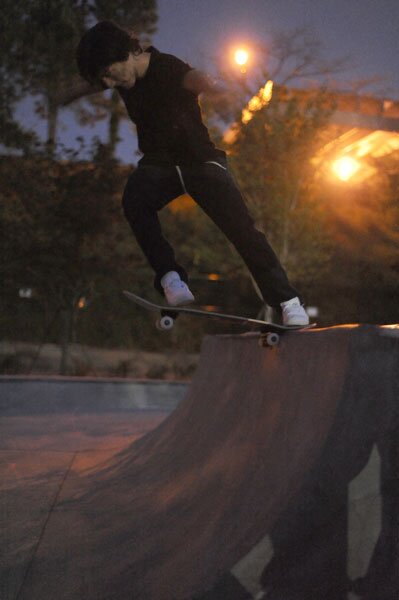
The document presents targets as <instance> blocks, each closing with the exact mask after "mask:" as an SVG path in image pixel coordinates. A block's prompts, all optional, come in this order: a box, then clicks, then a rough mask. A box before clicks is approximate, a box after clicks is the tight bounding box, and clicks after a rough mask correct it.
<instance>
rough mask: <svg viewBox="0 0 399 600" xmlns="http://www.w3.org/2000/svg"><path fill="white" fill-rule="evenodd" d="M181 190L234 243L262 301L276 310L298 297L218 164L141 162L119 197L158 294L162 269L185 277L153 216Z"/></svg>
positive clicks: (233, 185)
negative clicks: (154, 163)
mask: <svg viewBox="0 0 399 600" xmlns="http://www.w3.org/2000/svg"><path fill="white" fill-rule="evenodd" d="M218 162H219V161H218ZM185 191H186V192H187V193H188V194H190V196H191V197H192V198H193V199H194V200H195V202H196V203H197V204H198V205H199V206H200V207H201V208H202V210H203V211H204V212H205V213H206V214H207V215H208V216H209V217H210V218H211V219H212V221H213V222H214V223H215V224H216V225H217V226H218V227H219V229H221V231H222V232H223V233H224V234H225V235H226V237H227V238H228V240H229V241H230V242H231V243H232V244H233V245H234V246H235V248H236V249H237V251H238V253H239V254H240V255H241V257H242V258H243V260H244V262H245V264H246V265H247V267H248V269H249V271H250V273H251V274H252V276H253V278H254V279H255V281H256V283H257V284H258V287H259V289H260V291H261V293H262V295H263V298H264V299H265V301H266V302H267V304H269V305H270V306H273V307H276V308H279V305H280V303H281V302H284V301H286V300H290V299H291V298H294V297H295V296H299V294H298V292H297V291H296V290H295V288H293V287H292V286H291V285H290V283H289V281H288V278H287V275H286V273H285V271H284V269H283V268H282V266H281V265H280V262H279V260H278V258H277V256H276V254H275V253H274V251H273V249H272V248H271V246H270V245H269V243H268V242H267V240H266V238H265V236H264V235H263V234H262V233H261V232H260V231H258V230H257V229H256V228H255V225H254V222H253V219H252V217H251V216H250V214H249V212H248V209H247V207H246V205H245V202H244V200H243V197H242V195H241V193H240V191H239V189H238V188H237V186H236V184H235V182H234V181H233V179H232V177H231V175H230V174H229V172H228V170H227V168H226V165H225V164H224V163H222V162H220V165H218V164H214V163H203V164H199V165H196V166H190V167H184V166H182V167H178V168H177V167H173V166H171V167H160V166H155V165H143V166H139V167H138V169H137V170H136V171H134V172H133V173H132V175H131V176H130V178H129V180H128V182H127V185H126V188H125V191H124V195H123V208H124V211H125V215H126V218H127V220H128V221H129V224H130V226H131V228H132V230H133V233H134V235H135V236H136V238H137V241H138V243H139V245H140V247H141V248H142V250H143V252H144V254H145V256H146V258H147V260H148V262H149V263H150V265H151V267H152V268H153V269H154V271H155V287H156V288H157V289H158V290H159V291H160V292H161V293H162V287H161V285H160V280H161V278H162V277H163V275H165V273H167V272H168V271H177V272H178V273H179V274H180V276H181V278H182V279H183V280H184V281H186V282H187V281H188V276H187V273H186V272H185V270H184V269H183V267H182V266H181V265H179V264H177V262H176V259H175V254H174V252H173V248H172V247H171V245H170V244H169V242H168V241H167V240H166V239H165V238H164V236H163V235H162V230H161V226H160V222H159V218H158V214H157V213H158V211H159V210H161V209H162V208H163V207H164V206H166V205H167V204H168V203H169V202H171V201H172V200H173V199H174V198H177V197H178V196H180V195H181V194H182V193H183V192H185ZM215 267H216V266H215Z"/></svg>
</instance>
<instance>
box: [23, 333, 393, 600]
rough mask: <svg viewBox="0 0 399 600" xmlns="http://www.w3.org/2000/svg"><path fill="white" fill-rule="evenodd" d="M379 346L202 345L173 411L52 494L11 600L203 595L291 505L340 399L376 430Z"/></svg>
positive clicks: (344, 340)
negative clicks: (183, 394) (29, 560)
mask: <svg viewBox="0 0 399 600" xmlns="http://www.w3.org/2000/svg"><path fill="white" fill-rule="evenodd" d="M386 333H388V334H389V330H384V329H382V328H377V327H366V328H358V327H356V326H354V327H340V328H333V329H327V330H313V331H303V332H298V333H294V332H293V333H290V334H288V335H286V336H284V337H283V338H282V340H281V343H280V345H279V346H278V347H276V348H273V349H270V348H262V347H260V346H259V344H258V336H257V335H252V334H251V335H244V336H215V337H208V338H205V340H204V342H203V346H202V353H201V360H200V365H199V368H198V370H197V372H196V375H195V377H194V380H193V382H192V385H191V387H190V389H189V391H188V394H187V396H186V397H185V399H184V400H183V401H182V403H181V404H180V406H179V407H178V408H177V410H176V411H175V412H174V413H173V414H172V415H171V416H170V417H168V418H167V419H166V420H165V421H164V422H162V423H161V425H160V426H159V427H158V428H157V429H155V430H154V431H152V432H150V433H149V434H147V435H146V436H145V437H143V438H142V439H140V440H138V441H137V442H135V443H134V444H132V445H131V446H130V447H129V448H128V449H127V450H125V451H124V452H122V453H120V454H118V455H116V456H114V457H113V458H112V460H111V461H109V462H108V463H107V464H106V465H103V466H102V467H101V468H96V469H95V470H94V471H90V472H86V473H81V474H80V475H79V476H75V477H74V478H72V477H71V478H69V479H67V480H66V481H65V483H64V487H63V490H62V493H61V494H60V497H59V498H58V500H57V503H56V505H55V506H54V508H53V510H52V513H51V515H50V518H49V520H48V522H47V525H46V527H45V530H44V532H43V535H42V538H41V541H40V544H39V547H38V549H37V551H36V554H35V557H34V559H33V561H32V563H31V565H30V566H29V568H28V571H27V574H26V577H25V581H24V584H23V586H22V589H21V590H20V593H19V595H18V600H21V599H25V600H28V599H29V600H39V599H40V600H44V599H47V598H51V599H54V598H57V599H58V600H67V599H68V600H81V599H82V598H85V599H86V600H117V599H118V600H127V599H134V600H155V599H156V600H187V599H189V598H192V597H194V596H198V595H200V594H201V593H203V592H204V591H205V590H206V589H209V588H210V587H211V586H212V585H213V584H214V582H215V581H217V579H218V577H220V576H221V575H222V574H223V573H225V572H226V571H227V570H228V569H229V568H231V567H232V566H233V565H234V564H235V563H237V561H238V560H239V559H240V558H241V557H243V556H244V555H245V554H247V552H249V551H250V550H251V548H252V547H253V546H254V545H255V544H256V543H257V542H258V541H259V540H260V539H261V538H262V537H263V536H264V535H265V534H266V533H268V532H269V531H270V530H271V529H272V527H273V525H274V524H275V523H276V521H277V520H278V518H279V516H280V515H281V514H282V513H283V511H284V510H285V509H286V507H287V506H288V505H289V503H290V502H292V500H293V499H295V497H296V495H297V494H299V491H300V489H301V486H302V485H303V483H304V481H305V479H306V477H307V476H308V475H309V473H310V472H311V471H312V469H313V468H314V467H315V465H316V464H317V461H318V460H319V459H320V456H321V455H322V452H323V449H324V448H325V447H326V446H327V445H328V443H327V442H328V440H329V436H330V433H331V431H332V430H333V427H334V423H335V422H336V418H337V415H338V414H339V412H340V407H342V405H345V404H346V403H347V402H349V398H350V402H354V403H355V404H356V406H357V408H356V410H357V411H358V414H360V415H361V414H362V412H364V411H368V412H367V414H368V415H371V417H370V418H371V419H372V420H373V427H376V426H377V425H376V419H377V420H378V419H379V418H380V414H382V412H383V411H382V410H381V405H380V408H379V409H378V411H376V410H374V406H375V397H378V398H380V399H384V398H388V396H389V398H391V397H392V394H394V395H395V394H397V392H398V379H397V375H396V379H395V378H393V373H396V374H397V373H398V372H399V369H398V366H399V365H398V357H399V353H398V347H399V338H398V336H397V335H394V334H393V335H386ZM371 384H372V390H371V392H370V393H369V390H370V385H371ZM370 394H371V395H370ZM359 418H360V417H359ZM384 418H386V419H392V418H393V414H392V413H390V414H389V415H388V414H386V412H385V413H384ZM380 426H381V427H383V424H382V423H380ZM38 485H40V482H38Z"/></svg>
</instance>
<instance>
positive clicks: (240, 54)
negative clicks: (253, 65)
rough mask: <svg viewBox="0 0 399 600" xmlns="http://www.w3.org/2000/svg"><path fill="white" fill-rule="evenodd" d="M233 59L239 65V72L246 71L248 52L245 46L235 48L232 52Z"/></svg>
mask: <svg viewBox="0 0 399 600" xmlns="http://www.w3.org/2000/svg"><path fill="white" fill-rule="evenodd" d="M234 60H235V62H236V64H237V65H238V66H239V67H240V71H241V73H246V72H247V63H248V60H249V52H248V50H246V49H245V48H237V50H236V51H235V52H234Z"/></svg>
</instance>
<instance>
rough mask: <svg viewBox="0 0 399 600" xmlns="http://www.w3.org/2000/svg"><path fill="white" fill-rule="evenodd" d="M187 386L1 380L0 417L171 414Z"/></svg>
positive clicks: (98, 380)
mask: <svg viewBox="0 0 399 600" xmlns="http://www.w3.org/2000/svg"><path fill="white" fill-rule="evenodd" d="M188 386H189V384H188V383H187V382H175V381H158V380H132V379H107V378H95V379H94V378H86V377H40V376H33V377H27V376H1V377H0V415H2V416H6V415H8V416H11V415H23V414H26V415H38V414H46V413H59V412H70V411H74V412H82V413H87V412H99V411H100V412H107V411H118V410H124V411H129V410H132V411H135V410H157V411H159V410H161V411H166V412H171V411H173V410H174V409H175V408H176V406H177V405H178V404H179V402H180V401H181V400H182V398H183V397H184V395H185V393H186V391H187V388H188Z"/></svg>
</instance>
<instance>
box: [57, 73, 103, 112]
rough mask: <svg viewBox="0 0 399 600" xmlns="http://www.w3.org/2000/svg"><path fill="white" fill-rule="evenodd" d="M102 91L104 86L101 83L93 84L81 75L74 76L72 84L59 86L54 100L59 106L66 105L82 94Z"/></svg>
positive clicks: (86, 94)
mask: <svg viewBox="0 0 399 600" xmlns="http://www.w3.org/2000/svg"><path fill="white" fill-rule="evenodd" d="M102 91H104V88H103V87H102V86H101V84H97V85H93V84H91V83H88V82H87V81H85V80H84V79H82V78H81V77H76V78H75V80H74V81H73V82H72V84H69V85H68V86H64V87H62V86H61V88H60V89H59V90H58V92H57V96H56V102H57V104H58V105H59V106H66V105H67V104H70V103H71V102H73V101H74V100H78V99H79V98H82V97H83V96H89V95H91V94H97V93H98V92H102Z"/></svg>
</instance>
